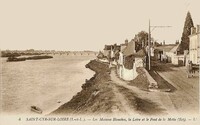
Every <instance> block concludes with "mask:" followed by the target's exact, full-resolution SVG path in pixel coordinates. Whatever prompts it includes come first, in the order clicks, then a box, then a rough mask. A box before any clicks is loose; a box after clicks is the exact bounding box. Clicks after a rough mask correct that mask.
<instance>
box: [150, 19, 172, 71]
mask: <svg viewBox="0 0 200 125" xmlns="http://www.w3.org/2000/svg"><path fill="white" fill-rule="evenodd" d="M169 27H171V26H151V24H150V20H149V35H148V58H149V59H148V61H149V70H150V69H151V32H152V31H153V30H154V29H155V28H169ZM151 28H152V30H151Z"/></svg>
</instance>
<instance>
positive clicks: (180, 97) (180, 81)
mask: <svg viewBox="0 0 200 125" xmlns="http://www.w3.org/2000/svg"><path fill="white" fill-rule="evenodd" d="M158 73H159V75H161V76H162V77H163V78H164V79H165V80H167V81H168V82H169V83H170V84H172V85H173V86H174V87H176V89H177V90H176V91H175V92H173V93H170V94H169V98H170V100H172V103H173V105H174V107H175V109H176V110H177V112H178V113H181V114H183V113H184V114H188V113H192V114H194V113H198V111H199V108H198V107H199V76H198V74H195V77H193V78H187V77H186V76H187V74H186V69H185V67H174V68H173V70H172V71H168V72H158Z"/></svg>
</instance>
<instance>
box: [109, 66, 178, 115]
mask: <svg viewBox="0 0 200 125" xmlns="http://www.w3.org/2000/svg"><path fill="white" fill-rule="evenodd" d="M110 76H111V80H112V81H113V82H114V83H115V84H116V85H119V86H123V87H125V88H127V89H129V90H131V91H132V92H133V93H135V94H136V95H137V96H138V97H139V98H141V99H144V100H150V101H152V102H154V103H156V104H157V105H158V106H159V107H160V108H162V109H164V110H166V113H172V112H173V113H175V112H176V110H175V108H174V105H173V104H172V101H171V99H170V98H169V95H168V93H165V92H147V91H143V90H140V89H139V88H137V87H134V86H130V85H128V84H127V82H125V81H122V80H121V79H119V78H118V77H117V74H116V69H114V68H112V69H111V74H110ZM129 108H131V107H130V106H129Z"/></svg>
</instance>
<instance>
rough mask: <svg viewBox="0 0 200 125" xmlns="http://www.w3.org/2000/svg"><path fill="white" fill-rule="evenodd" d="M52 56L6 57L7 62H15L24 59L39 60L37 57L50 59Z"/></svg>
mask: <svg viewBox="0 0 200 125" xmlns="http://www.w3.org/2000/svg"><path fill="white" fill-rule="evenodd" d="M51 58H53V56H47V55H44V56H31V57H8V59H7V62H17V61H26V60H39V59H51Z"/></svg>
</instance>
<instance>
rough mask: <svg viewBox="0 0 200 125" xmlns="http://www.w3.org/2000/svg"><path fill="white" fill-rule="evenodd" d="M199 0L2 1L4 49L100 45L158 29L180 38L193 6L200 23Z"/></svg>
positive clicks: (158, 35) (0, 44)
mask: <svg viewBox="0 0 200 125" xmlns="http://www.w3.org/2000/svg"><path fill="white" fill-rule="evenodd" d="M199 5H200V1H199V0H4V1H1V2H0V17H1V19H0V49H2V50H5V49H11V50H25V49H38V50H41V49H42V50H44V49H48V50H66V51H71V50H77V51H78V50H79V51H81V50H94V51H98V50H102V49H103V47H104V45H105V44H114V43H117V44H120V43H123V42H124V41H125V39H128V40H129V41H130V40H131V39H133V38H134V36H135V34H137V33H138V32H140V31H142V30H144V31H148V23H149V19H150V21H151V25H154V26H155V25H156V26H160V25H161V26H172V27H171V28H156V29H155V30H153V31H152V37H153V38H154V39H155V40H157V41H158V42H162V41H163V40H165V43H175V41H176V40H180V39H181V35H182V31H183V25H184V21H185V17H186V14H187V12H188V11H190V13H191V16H192V19H193V22H194V25H196V24H200V14H199V12H200V7H199Z"/></svg>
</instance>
